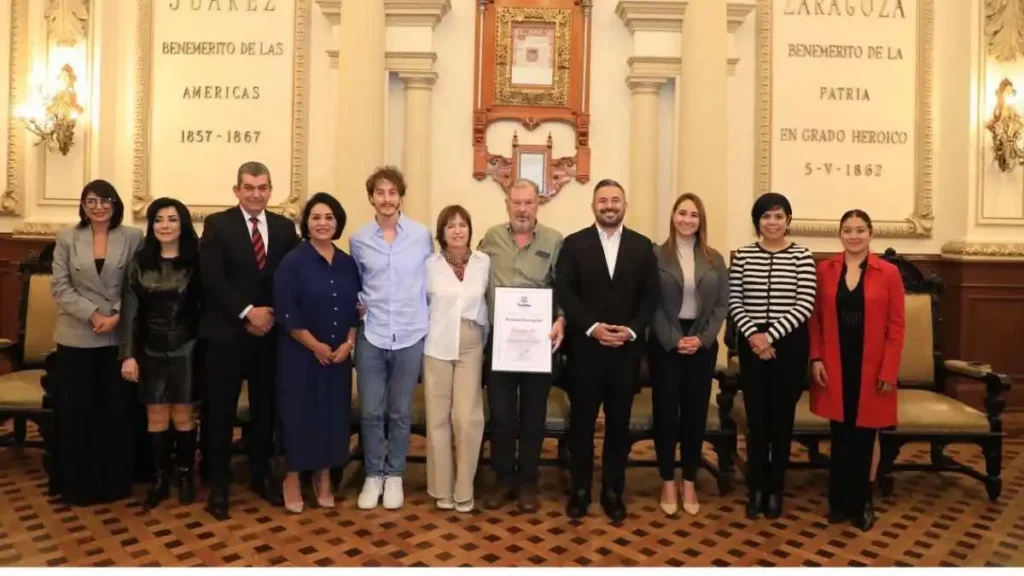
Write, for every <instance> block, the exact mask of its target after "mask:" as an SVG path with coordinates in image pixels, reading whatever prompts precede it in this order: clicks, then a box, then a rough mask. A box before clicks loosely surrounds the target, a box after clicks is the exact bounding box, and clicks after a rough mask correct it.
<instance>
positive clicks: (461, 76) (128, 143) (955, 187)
mask: <svg viewBox="0 0 1024 576" xmlns="http://www.w3.org/2000/svg"><path fill="white" fill-rule="evenodd" d="M347 1H352V0H347ZM693 1H694V2H702V1H707V0H693ZM980 3H981V0H965V1H962V2H961V1H957V2H951V1H945V0H942V1H937V2H936V3H935V36H934V61H935V66H934V71H935V77H934V97H933V103H932V104H933V111H934V157H933V163H934V198H933V203H934V213H935V223H934V230H933V234H932V237H930V238H921V239H879V240H877V244H876V247H878V248H881V247H884V246H893V247H895V248H897V249H898V250H900V251H904V252H913V253H938V252H940V250H941V248H942V246H943V245H944V244H946V243H947V242H950V241H956V240H961V241H964V240H966V241H972V242H985V241H1004V242H1005V241H1014V240H1016V241H1019V239H1020V238H1022V237H1024V225H1009V226H1008V225H999V226H994V225H991V224H986V223H985V222H982V221H981V219H980V218H979V217H978V205H979V202H982V201H988V202H989V205H990V206H996V207H997V209H998V210H1003V211H1005V212H1012V211H1013V210H1014V209H1015V207H1016V204H1014V202H1016V200H1015V199H1016V198H1019V197H1020V196H1021V194H1022V190H1021V186H1020V183H1019V182H1017V180H1013V179H1007V178H1003V179H1002V180H1000V179H999V178H992V177H986V174H989V173H990V170H989V169H988V168H987V167H986V166H985V165H984V157H983V156H981V158H982V161H981V164H980V165H979V155H983V154H984V146H985V145H986V140H985V138H986V136H987V133H985V132H984V129H983V127H981V126H982V124H983V122H984V119H985V118H986V117H987V116H988V115H989V114H990V113H991V102H990V100H991V98H988V97H987V96H986V94H990V93H991V92H992V90H993V89H994V85H993V84H992V83H993V82H995V83H998V81H999V79H1001V78H1002V76H1003V75H1010V76H1012V75H1013V74H1016V73H1018V72H1024V64H1011V65H999V64H998V63H993V62H992V61H990V60H988V59H987V58H985V57H983V51H982V45H983V32H982V23H981V16H980V14H981V6H980ZM4 4H5V5H6V4H8V3H6V2H5V3H4ZM93 4H94V18H95V19H96V21H95V22H94V24H93V26H94V30H96V31H100V32H102V34H96V35H95V36H94V37H95V38H98V40H94V42H96V44H95V47H94V50H95V53H96V57H95V60H94V64H95V66H94V69H95V71H96V74H95V76H96V77H97V78H99V79H101V80H102V82H101V84H100V85H98V86H97V87H96V88H95V89H93V90H92V92H91V93H92V94H93V95H94V96H95V97H94V98H93V100H94V101H93V102H91V105H92V106H94V107H95V109H94V110H91V112H92V114H93V116H92V117H93V118H94V119H95V120H96V124H97V125H96V126H95V128H94V131H93V134H92V136H91V140H90V142H91V145H92V147H93V149H94V150H95V151H97V153H95V154H93V155H92V156H91V162H90V164H89V172H90V175H91V177H94V178H96V177H100V178H107V179H109V180H111V181H113V182H114V184H115V185H116V186H117V187H118V189H119V190H120V191H121V193H122V196H123V197H125V198H126V199H127V198H129V197H130V193H131V183H132V139H133V116H132V112H133V101H134V87H135V62H134V53H135V18H136V14H135V11H136V7H135V3H134V2H120V1H115V0H94V3H93ZM617 4H618V2H613V1H610V0H609V1H601V2H595V3H594V8H593V24H592V25H593V39H594V42H593V53H592V78H591V101H592V107H591V114H592V127H591V146H592V180H591V183H589V184H587V185H580V184H578V183H576V182H573V183H570V184H569V185H567V186H566V187H565V188H563V189H562V191H561V192H560V193H559V194H558V196H557V197H555V198H554V199H553V200H552V201H551V202H549V203H548V204H546V205H545V206H543V207H542V209H541V219H542V221H543V222H545V223H547V224H549V225H552V226H555V227H557V228H559V229H560V230H562V231H564V232H571V231H573V230H575V229H578V228H580V227H583V226H586V225H589V224H590V223H591V222H592V215H591V214H590V211H589V202H590V194H591V190H592V187H593V183H594V182H596V181H597V180H599V179H601V178H614V179H616V180H618V181H620V182H622V183H623V184H625V185H627V186H629V182H630V180H631V178H630V166H629V163H630V134H631V123H630V110H631V96H630V90H629V88H628V87H627V85H626V82H625V78H626V76H627V75H628V74H629V73H630V68H629V65H628V64H627V58H629V57H630V56H631V55H634V54H637V53H638V52H646V53H656V52H659V51H661V52H665V53H672V54H678V53H679V50H680V44H679V42H680V41H679V36H678V34H675V33H672V32H665V33H648V34H645V35H642V36H641V35H638V36H637V37H636V38H637V39H636V41H635V42H634V37H633V36H631V34H630V32H629V30H628V29H627V28H626V26H625V25H624V23H623V21H622V19H621V18H620V17H619V15H618V14H617V13H616V9H617ZM342 10H343V11H344V7H343V8H342ZM475 11H476V2H475V1H474V0H452V1H451V10H450V12H448V13H447V14H446V15H444V17H443V18H442V19H441V20H440V23H439V24H437V26H436V28H435V29H434V31H433V34H432V36H431V35H429V34H427V32H426V31H425V30H429V29H419V30H417V32H416V33H415V34H408V35H405V34H402V33H396V32H395V31H394V30H393V31H392V33H391V35H390V37H389V39H388V41H389V42H391V45H392V46H394V45H396V43H398V44H401V45H402V47H403V48H404V49H412V48H415V46H417V45H426V46H428V50H430V51H433V52H434V53H436V56H437V59H436V62H435V63H434V67H433V70H434V72H436V74H437V81H436V84H435V85H434V88H433V99H432V105H431V120H432V125H433V135H432V146H433V159H432V164H431V167H432V174H431V177H430V190H431V191H430V193H429V195H430V198H429V204H428V205H429V210H428V212H429V215H434V214H437V212H439V211H440V209H441V208H442V207H444V206H445V205H448V204H451V203H460V204H463V205H464V206H465V207H466V208H468V209H469V210H470V212H471V213H472V214H473V216H474V220H475V224H476V228H477V229H478V230H483V229H484V228H485V227H487V226H490V225H493V224H496V223H499V222H502V221H504V220H505V218H506V216H505V211H504V203H503V195H502V193H501V191H500V188H499V187H498V186H497V184H495V183H494V182H493V181H491V180H489V179H488V180H484V181H476V180H475V179H473V177H472V154H471V152H472V143H471V134H472V126H471V122H472V117H471V111H472V93H473V87H472V83H473V41H474V26H475V22H474V16H475ZM9 18H10V14H9V6H0V31H2V34H3V35H5V36H9V30H10V26H9ZM965 22H970V24H971V25H970V26H965V25H964V23H965ZM756 25H757V19H756V14H754V13H751V14H749V15H748V16H747V17H746V20H745V21H744V22H743V24H741V25H740V26H739V28H738V29H736V30H735V32H734V33H733V34H732V37H731V39H730V43H731V44H730V55H731V56H734V57H737V58H738V60H737V62H736V65H735V69H734V72H733V74H732V75H731V76H730V78H729V79H728V85H727V90H728V98H727V105H728V122H727V125H725V126H721V127H718V128H716V129H721V130H724V131H725V132H726V136H727V143H728V144H727V146H728V148H727V150H728V153H727V155H726V156H725V158H723V159H721V166H720V167H719V168H717V169H720V170H722V171H725V172H727V178H726V182H727V189H726V190H722V191H710V190H694V191H695V192H698V193H700V194H704V195H710V196H714V195H716V194H725V195H726V196H725V200H726V201H725V202H722V203H721V205H724V206H725V207H726V210H727V213H726V214H724V215H714V217H713V220H712V221H713V225H714V226H716V231H715V233H714V236H715V237H720V238H726V239H727V240H726V243H727V244H728V246H726V247H724V248H732V247H735V246H738V245H740V244H743V243H745V242H749V241H750V240H751V239H752V235H751V230H750V222H749V207H750V204H751V202H752V201H753V198H754V143H755V130H754V108H755V103H756V102H755V99H756V98H755V96H756V95H755V89H754V87H755V79H756V61H757V52H756V44H755V32H756ZM723 26H724V23H723ZM311 33H312V49H311V63H310V66H311V68H310V78H311V98H310V128H309V158H308V177H309V185H308V190H309V191H310V192H315V191H319V190H326V191H331V192H333V193H335V194H336V195H337V196H339V197H340V198H341V199H342V200H343V201H344V202H345V203H346V205H347V206H350V214H351V215H352V216H353V219H352V220H350V222H351V225H352V226H358V225H359V224H360V223H361V222H362V221H364V220H365V219H366V218H367V217H368V216H369V213H370V212H369V210H368V207H367V206H366V204H365V193H364V191H363V190H362V187H361V184H362V183H361V181H360V179H359V178H357V176H358V174H354V173H349V172H351V171H343V173H344V174H345V181H344V182H341V183H339V169H338V165H339V159H343V158H345V157H346V155H347V153H346V151H345V150H339V149H338V146H337V141H338V140H337V133H338V130H343V129H345V127H342V126H339V119H340V118H342V116H339V114H338V106H339V102H341V101H342V100H344V99H343V98H342V96H343V93H342V92H340V91H342V90H344V91H353V90H360V89H361V85H360V84H359V83H358V82H352V81H351V79H346V78H341V77H340V74H339V70H338V69H337V68H336V67H332V63H331V59H330V57H329V56H328V51H329V50H332V49H334V50H336V49H337V47H338V46H339V45H342V46H344V45H345V43H344V42H342V43H341V44H339V38H338V35H339V28H338V27H337V26H333V25H332V23H331V22H330V21H329V20H328V19H327V18H326V17H325V16H324V15H322V14H321V5H320V2H319V1H314V2H313V21H312V30H311ZM367 33H370V32H367ZM9 44H10V43H9V42H7V41H0V62H3V63H4V66H6V64H7V63H8V62H9V58H8V57H7V51H9V49H10V46H9ZM4 76H6V74H5V75H4ZM382 77H383V72H382ZM4 82H6V78H3V79H0V105H2V109H4V110H5V111H6V110H9V109H11V108H12V107H13V106H14V105H15V104H16V103H5V100H6V98H7V92H8V90H6V89H2V88H3V83H4ZM1021 83H1022V84H1024V80H1022V82H1021ZM680 85H682V86H689V87H690V88H689V89H699V82H698V83H696V84H694V83H688V82H687V79H682V80H680V79H679V78H676V79H675V80H674V81H670V82H667V83H665V84H664V85H662V87H661V89H660V91H659V93H658V97H657V102H658V103H657V106H658V114H659V119H660V121H661V122H660V125H659V134H658V151H657V155H658V160H659V161H658V166H659V168H658V174H657V178H656V182H657V186H656V188H655V189H652V190H628V193H629V197H630V198H632V197H633V196H634V195H640V194H644V195H649V196H653V197H655V198H656V205H657V207H658V209H657V213H656V217H655V228H654V230H655V233H654V236H655V239H656V240H659V241H660V240H661V239H662V238H663V237H664V236H665V234H666V233H667V211H668V208H669V205H670V204H671V201H672V200H673V199H674V197H675V195H676V193H677V192H678V187H677V185H676V184H675V183H676V182H678V181H679V179H680V174H678V168H677V166H678V164H679V162H678V158H679V154H678V142H679V132H678V130H679V111H680V108H679V106H680V102H679V100H680V93H679V90H678V88H679V86H680ZM350 93H351V92H350ZM384 93H385V99H386V102H385V106H384V110H385V113H384V120H383V122H382V125H383V126H385V128H384V137H385V152H384V153H383V154H382V155H381V156H380V158H381V159H382V161H387V162H390V163H394V164H398V165H401V164H402V158H403V154H404V152H405V150H404V146H405V143H404V142H403V138H404V126H405V104H406V101H405V85H404V81H403V80H400V79H399V78H398V75H397V74H392V75H391V77H390V78H389V79H388V81H387V82H386V90H385V92H384ZM354 112H355V114H351V113H350V114H346V115H344V118H348V119H351V118H353V116H358V111H354ZM513 131H518V133H519V137H520V142H521V143H523V144H531V143H543V142H544V140H545V138H546V136H547V134H548V132H549V131H551V132H552V133H553V135H554V138H555V154H556V155H568V154H571V153H572V133H571V131H570V130H569V129H568V128H567V127H565V126H562V125H543V126H541V127H539V128H538V129H537V130H535V131H533V132H528V131H526V130H525V129H524V128H523V127H522V126H519V125H516V124H513V123H499V124H497V125H495V126H493V127H492V128H491V130H490V131H489V133H488V139H489V146H490V148H491V150H492V151H493V152H498V153H502V154H506V155H508V154H510V152H511V138H512V133H513ZM344 141H345V142H347V144H346V146H357V145H358V144H357V143H358V142H359V139H358V138H352V137H349V138H346V139H344ZM354 143H355V144H354ZM5 146H6V140H5V141H4V142H2V143H0V148H2V147H5ZM684 154H685V152H684ZM364 156H366V157H367V158H370V157H371V156H372V155H365V154H364ZM2 157H3V158H5V159H6V154H5V155H3V156H2ZM234 168H235V167H234V166H225V172H226V173H229V174H230V173H231V172H232V171H233V170H234ZM712 168H713V167H709V169H712ZM1018 173H1020V169H1019V172H1018ZM997 176H998V175H997ZM33 178H34V179H33ZM986 178H987V179H986ZM29 180H30V181H32V185H31V186H30V187H29V189H28V190H26V198H25V203H24V204H25V214H24V216H23V217H21V218H11V217H5V216H0V232H5V231H10V230H11V229H13V228H14V227H16V226H18V225H21V224H23V223H25V222H47V223H49V222H70V221H72V220H73V219H74V210H75V208H74V207H73V206H40V205H38V201H39V199H41V198H42V197H43V186H44V185H45V186H55V185H57V184H56V183H55V181H54V179H53V177H49V179H48V180H47V181H46V182H45V184H44V182H43V181H42V179H41V178H39V177H36V176H33V177H32V178H30V179H29ZM225 185H229V183H226V184H225ZM781 192H783V193H785V192H786V191H785V190H781ZM409 193H410V194H418V193H420V191H418V190H416V189H410V191H409ZM909 193H910V192H909V191H908V194H909ZM1015 194H1016V195H1017V196H1014V195H1015ZM819 201H820V202H823V203H824V202H827V199H826V198H825V197H824V196H822V197H821V200H819ZM804 202H807V200H804ZM1021 202H1024V200H1021ZM812 208H813V207H812ZM829 208H830V209H831V207H829ZM845 208H848V207H845V206H844V207H835V210H836V217H837V218H838V216H839V214H840V213H841V212H842V210H843V209H845ZM861 208H864V209H866V210H868V211H869V212H870V211H871V210H872V206H861ZM801 209H806V207H805V206H804V207H802V206H795V210H796V211H797V212H799V211H800V210H801ZM425 219H426V220H431V218H425ZM425 223H426V224H428V225H431V226H432V224H433V222H431V221H428V222H425ZM1020 224H1024V220H1022V222H1021V223H1020ZM719 235H721V236H719ZM799 241H801V242H802V243H804V244H806V245H808V246H810V247H811V248H813V249H816V250H834V249H836V247H837V242H836V241H835V240H833V239H830V238H802V239H799Z"/></svg>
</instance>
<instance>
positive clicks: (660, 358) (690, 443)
mask: <svg viewBox="0 0 1024 576" xmlns="http://www.w3.org/2000/svg"><path fill="white" fill-rule="evenodd" d="M669 224H670V225H669V229H670V232H669V237H668V239H667V240H666V241H665V242H664V243H663V244H662V245H661V246H655V247H654V251H655V254H656V256H657V260H658V276H659V281H660V284H661V297H660V299H659V301H658V307H657V309H656V310H655V311H654V317H653V318H652V320H651V329H652V331H653V332H654V336H655V339H656V342H654V345H653V346H652V347H653V348H654V350H653V351H652V358H651V365H652V368H653V370H652V372H653V374H654V383H653V388H654V390H653V393H654V394H653V396H654V449H655V452H656V453H657V456H658V469H659V471H660V474H661V479H662V480H663V481H664V486H663V487H662V492H661V509H662V511H663V512H665V514H667V515H669V516H671V515H674V514H675V513H676V511H677V510H678V504H677V502H678V500H677V494H679V492H680V490H679V489H678V488H677V486H676V483H675V461H676V457H675V456H676V444H677V443H678V444H679V445H680V453H681V456H682V462H683V485H682V490H681V492H682V497H683V510H685V511H686V513H688V514H691V515H695V514H697V512H698V511H699V510H700V504H698V502H697V493H696V490H695V488H694V484H693V482H694V480H695V479H696V477H697V469H698V468H699V467H700V451H701V444H702V443H703V438H704V426H705V423H706V421H707V416H708V401H709V400H710V398H711V379H712V378H713V377H714V374H715V362H716V359H717V358H718V332H719V331H720V330H721V328H722V323H723V322H724V321H725V316H726V313H727V312H728V305H729V273H728V271H727V270H726V268H725V261H724V260H723V259H722V256H721V255H720V254H719V253H718V252H717V251H715V250H714V249H713V248H711V247H710V246H708V241H707V239H708V231H707V219H706V215H705V213H704V203H703V202H701V199H700V197H699V196H697V195H696V194H683V195H681V196H680V197H679V198H677V199H676V201H675V204H673V205H672V215H671V218H670V222H669Z"/></svg>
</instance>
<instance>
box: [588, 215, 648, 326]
mask: <svg viewBox="0 0 1024 576" xmlns="http://www.w3.org/2000/svg"><path fill="white" fill-rule="evenodd" d="M597 237H598V238H600V239H601V249H602V250H604V261H605V264H607V265H608V277H609V278H615V263H616V262H617V261H618V259H619V244H622V225H621V224H620V225H619V227H618V228H616V229H615V231H614V232H612V233H611V234H606V233H605V231H604V228H602V227H600V226H597ZM596 327H597V323H595V324H594V325H593V326H591V327H590V328H588V329H587V332H586V334H587V336H590V333H591V332H593V331H594V328H596ZM627 330H629V334H630V335H631V336H632V339H633V340H636V334H635V333H634V332H633V330H632V329H631V328H627Z"/></svg>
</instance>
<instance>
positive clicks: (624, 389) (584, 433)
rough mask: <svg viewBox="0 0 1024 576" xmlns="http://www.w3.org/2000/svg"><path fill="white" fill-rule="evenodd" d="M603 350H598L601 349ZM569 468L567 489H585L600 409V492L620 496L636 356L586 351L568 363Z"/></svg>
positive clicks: (577, 352)
mask: <svg viewBox="0 0 1024 576" xmlns="http://www.w3.org/2000/svg"><path fill="white" fill-rule="evenodd" d="M602 348H603V347H602ZM570 362H571V367H570V374H571V378H572V384H571V386H572V389H571V390H570V391H569V406H570V418H569V466H570V472H571V474H572V488H573V490H575V491H577V492H582V491H588V492H589V491H590V486H591V484H592V483H593V475H594V424H595V423H596V421H597V414H598V410H600V409H601V407H602V405H603V406H604V453H603V455H602V460H603V462H602V474H601V482H602V492H603V493H607V492H612V493H616V494H622V492H623V490H624V489H625V484H626V461H627V459H628V458H629V448H630V441H629V417H630V413H631V412H632V409H633V395H634V394H635V392H636V383H637V379H638V378H639V376H640V358H638V357H634V356H632V355H630V353H629V352H628V351H626V350H613V349H602V350H596V349H594V347H589V348H587V349H585V350H583V351H580V350H574V352H573V356H572V358H571V360H570Z"/></svg>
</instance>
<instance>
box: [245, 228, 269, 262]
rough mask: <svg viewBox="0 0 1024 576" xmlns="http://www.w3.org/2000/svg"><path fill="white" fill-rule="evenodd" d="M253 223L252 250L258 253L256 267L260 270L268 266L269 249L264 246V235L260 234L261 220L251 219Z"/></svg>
mask: <svg viewBox="0 0 1024 576" xmlns="http://www.w3.org/2000/svg"><path fill="white" fill-rule="evenodd" d="M249 222H252V250H253V252H255V253H256V267H257V268H259V269H260V270H263V268H264V267H265V266H266V265H267V248H266V246H264V245H263V235H262V234H260V227H259V223H260V219H259V218H249Z"/></svg>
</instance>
